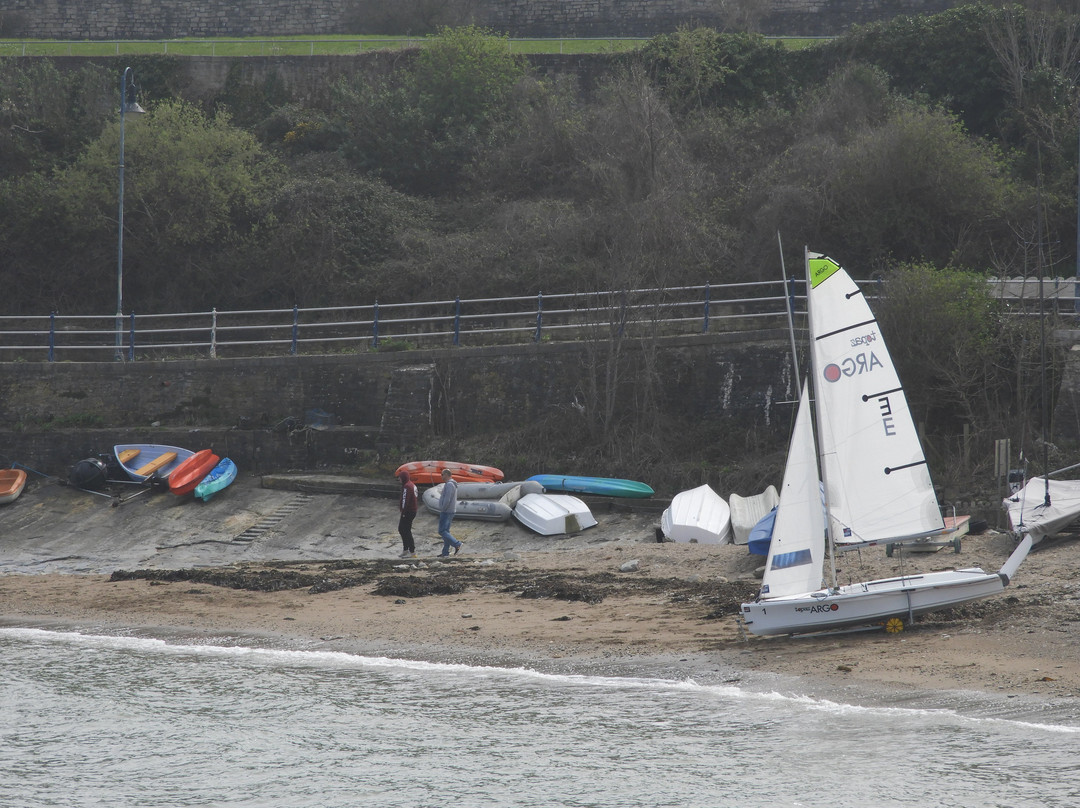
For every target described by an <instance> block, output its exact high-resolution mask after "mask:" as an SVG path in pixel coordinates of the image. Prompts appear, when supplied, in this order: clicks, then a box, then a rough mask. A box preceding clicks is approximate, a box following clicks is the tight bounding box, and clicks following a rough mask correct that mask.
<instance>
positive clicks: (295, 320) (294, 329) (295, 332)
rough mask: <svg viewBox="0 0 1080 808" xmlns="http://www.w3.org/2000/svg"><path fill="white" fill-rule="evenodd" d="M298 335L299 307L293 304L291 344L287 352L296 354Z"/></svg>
mask: <svg viewBox="0 0 1080 808" xmlns="http://www.w3.org/2000/svg"><path fill="white" fill-rule="evenodd" d="M299 336H300V307H299V306H297V305H296V304H293V307H292V344H291V345H290V346H289V353H290V354H292V355H293V356H296V340H297V338H298V337H299Z"/></svg>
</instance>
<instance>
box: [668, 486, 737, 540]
mask: <svg viewBox="0 0 1080 808" xmlns="http://www.w3.org/2000/svg"><path fill="white" fill-rule="evenodd" d="M660 530H661V531H662V532H663V534H664V535H665V536H667V537H668V538H669V539H671V540H672V541H676V542H697V543H698V544H727V543H728V542H730V541H731V509H730V508H729V507H728V504H727V503H726V502H724V498H723V497H721V496H720V495H719V494H717V493H716V492H715V491H713V490H712V488H711V487H710V486H708V485H699V486H698V487H697V488H691V489H690V490H689V491H682V492H680V493H678V494H676V495H675V496H674V497H673V498H672V500H671V505H670V506H669V507H668V508H667V510H665V511H664V513H663V515H661V517H660Z"/></svg>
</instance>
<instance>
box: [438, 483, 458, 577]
mask: <svg viewBox="0 0 1080 808" xmlns="http://www.w3.org/2000/svg"><path fill="white" fill-rule="evenodd" d="M442 479H443V489H442V495H441V496H440V497H439V535H440V536H441V537H442V540H443V545H442V553H440V554H439V555H440V557H441V558H447V557H449V555H450V548H451V547H453V548H454V555H457V553H458V550H460V549H461V542H460V541H458V540H457V539H455V538H454V537H453V536H452V535H451V534H450V523H451V522H453V521H454V514H456V513H457V483H456V482H454V478H453V477H452V476H451V474H450V469H443V470H442Z"/></svg>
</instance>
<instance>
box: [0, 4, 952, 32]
mask: <svg viewBox="0 0 1080 808" xmlns="http://www.w3.org/2000/svg"><path fill="white" fill-rule="evenodd" d="M394 2H399V0H394ZM954 5H957V3H956V2H951V0H764V2H762V4H761V5H760V6H758V8H759V9H760V14H758V15H757V16H758V17H759V19H760V22H759V23H758V28H759V30H760V31H761V32H762V33H765V34H770V35H801V36H833V35H836V34H839V33H842V32H843V31H844V30H846V29H847V28H849V27H850V26H851V25H852V24H856V23H868V22H874V21H876V20H882V19H890V18H892V17H895V16H898V15H905V14H923V13H935V12H938V11H942V10H944V9H947V8H951V7H952V6H954ZM469 8H470V13H469V15H468V16H469V20H470V21H472V22H475V23H477V24H479V25H482V26H484V27H488V28H492V29H493V30H496V31H499V32H504V33H507V34H509V35H510V36H513V37H649V36H655V35H656V34H661V33H667V32H671V31H674V30H676V29H677V28H678V27H680V26H684V25H690V26H696V25H704V26H709V27H717V28H721V27H724V19H725V14H724V9H725V4H724V3H723V2H721V0H475V2H474V3H472V4H471V6H470V7H469ZM382 13H383V14H384V15H385V13H386V11H385V10H383V11H382ZM362 19H363V11H362V7H361V6H359V5H358V4H357V2H355V0H210V1H209V2H202V3H192V2H190V0H101V1H100V2H94V3H88V2H85V0H0V33H2V35H3V36H18V37H40V38H48V39H73V40H78V39H174V38H180V37H240V36H244V37H259V36H304V35H311V36H315V35H320V34H343V35H344V34H349V33H353V31H351V30H350V29H351V28H355V27H356V26H357V25H358V24H359V23H361V22H362ZM462 21H463V22H464V21H466V20H462Z"/></svg>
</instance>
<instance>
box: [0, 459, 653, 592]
mask: <svg viewBox="0 0 1080 808" xmlns="http://www.w3.org/2000/svg"><path fill="white" fill-rule="evenodd" d="M399 490H400V489H399V487H398V486H397V485H396V483H395V482H393V481H392V480H391V481H389V482H382V481H371V480H360V479H357V478H351V477H335V476H328V475H305V474H296V475H274V476H264V477H252V476H244V475H243V474H241V476H240V477H238V478H237V481H236V482H235V483H233V485H231V486H230V487H229V488H227V489H225V490H224V491H222V492H220V493H219V494H218V495H217V496H215V497H214V498H213V499H211V500H210V501H209V502H206V503H204V502H200V501H198V500H195V499H193V498H192V497H191V495H187V496H184V497H177V496H174V495H172V494H170V493H168V492H164V491H145V490H144V489H142V488H141V487H139V486H134V485H123V484H112V485H110V487H109V488H108V489H106V490H104V491H103V492H100V493H90V492H86V491H82V490H79V489H76V488H73V487H71V486H70V485H68V484H66V481H61V480H56V479H49V478H43V477H40V476H35V475H33V474H31V475H30V480H29V482H28V484H27V487H26V490H25V491H24V492H23V494H22V496H20V497H19V498H18V499H17V500H16V501H15V502H13V503H11V504H9V505H5V506H3V507H0V574H42V573H100V574H109V573H112V572H113V571H115V570H117V569H126V570H132V569H181V568H187V567H215V566H222V565H226V564H233V563H239V562H245V561H246V562H257V561H326V560H334V559H368V558H391V557H394V556H396V554H397V553H399V552H400V550H401V540H400V539H399V537H398V533H397V515H398V511H397V494H398V491H399ZM117 497H119V499H117ZM589 505H590V507H591V508H592V510H593V512H594V514H595V515H596V517H597V519H598V521H599V522H600V524H598V525H597V526H596V527H595V528H590V529H588V530H586V531H583V532H582V533H580V534H576V535H572V536H566V537H543V536H538V535H536V534H535V533H532V532H531V531H529V530H527V529H525V528H524V527H522V526H521V525H519V524H517V523H516V522H515V521H514V520H512V519H511V520H510V521H507V522H501V523H490V522H478V521H467V520H457V521H455V523H454V535H455V536H457V537H458V538H460V539H462V540H463V541H464V542H465V549H464V551H463V552H464V553H465V554H466V555H487V556H491V557H498V556H500V555H502V554H504V553H507V552H529V551H537V550H550V549H555V548H573V547H584V546H589V545H591V544H596V543H601V542H611V541H625V542H652V541H655V527H656V526H657V525H658V524H659V520H660V513H661V511H662V510H663V508H664V507H666V505H667V503H666V502H654V501H640V500H639V501H635V502H634V503H626V504H624V503H621V502H614V503H613V502H611V501H608V500H603V499H597V500H590V501H589ZM414 534H415V537H416V546H417V551H418V553H419V554H420V555H421V556H430V555H434V554H435V553H436V552H438V551H439V549H441V541H440V540H439V539H438V537H437V535H436V519H435V516H434V515H432V514H430V513H427V512H426V511H425V510H424V509H423V508H421V511H420V513H419V514H418V515H417V518H416V523H415V526H414Z"/></svg>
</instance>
